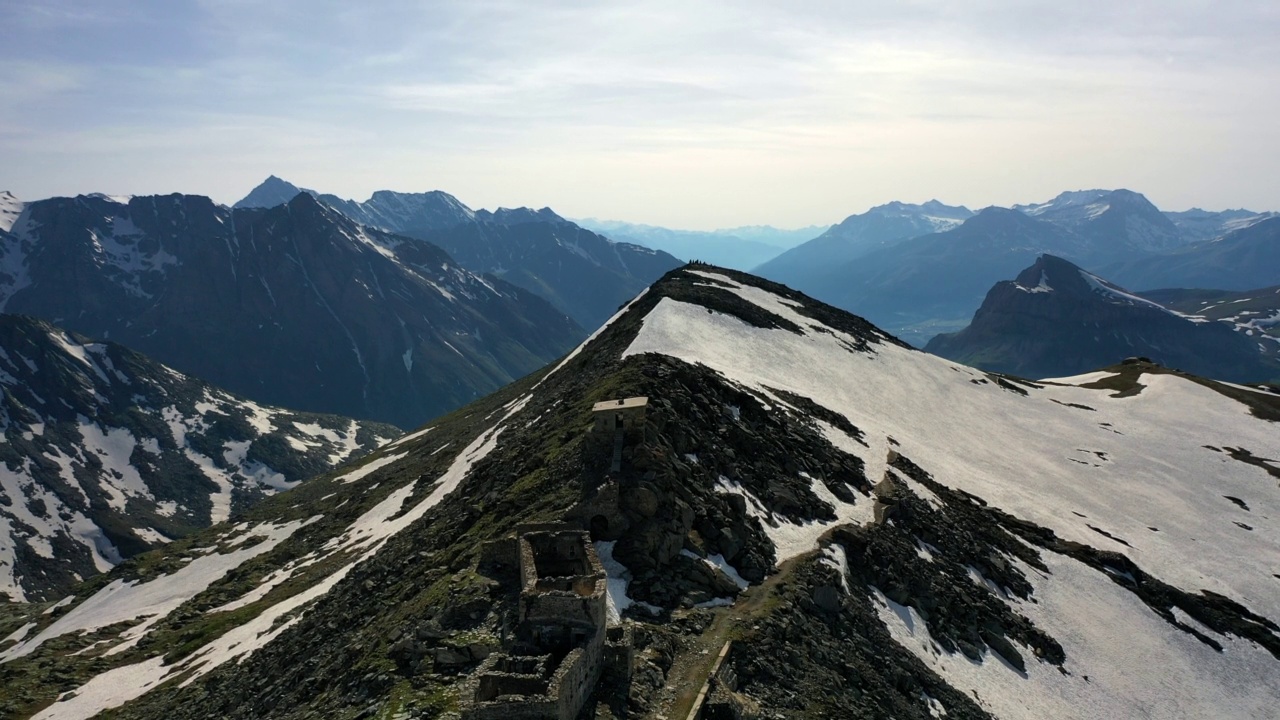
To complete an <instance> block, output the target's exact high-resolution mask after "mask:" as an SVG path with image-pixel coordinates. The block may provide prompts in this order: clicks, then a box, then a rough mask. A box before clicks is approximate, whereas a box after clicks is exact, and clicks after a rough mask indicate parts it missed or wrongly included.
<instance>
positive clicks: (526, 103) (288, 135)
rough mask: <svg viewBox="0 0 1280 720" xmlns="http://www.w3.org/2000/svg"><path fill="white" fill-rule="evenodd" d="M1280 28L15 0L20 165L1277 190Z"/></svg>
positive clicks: (531, 194)
mask: <svg viewBox="0 0 1280 720" xmlns="http://www.w3.org/2000/svg"><path fill="white" fill-rule="evenodd" d="M375 6H376V9H372V8H374V7H375ZM1277 38H1280V2H1275V1H1274V0H1255V1H1253V2H1235V1H1233V0H1225V1H1224V0H1218V1H1216V2H1210V1H1208V0H1205V1H1203V2H1181V1H1179V0H1142V1H1139V2H1124V1H1123V0H1106V1H1105V2H1099V1H1095V0H1073V1H1071V2H1066V1H1064V0H1055V1H1054V2H1039V1H1036V0H974V1H964V0H957V1H954V2H923V1H920V2H912V1H904V2H875V3H869V2H856V1H850V0H837V1H832V2H825V1H822V2H819V1H812V2H806V1H804V0H797V2H790V3H781V2H776V1H768V2H766V1H763V0H762V1H760V2H754V1H744V2H733V3H728V2H720V3H707V2H698V1H697V0H678V1H671V2H666V1H652V2H631V3H610V2H602V1H601V0H582V1H564V2H559V1H556V2H546V1H543V0H513V1H510V2H507V1H505V0H502V1H489V0H466V1H465V2H400V1H385V2H377V3H355V2H349V1H345V0H344V1H342V2H329V1H327V0H306V1H305V2H302V1H296V2H295V1H293V0H270V1H263V0H252V1H249V0H206V1H204V2H185V1H182V0H153V1H150V2H143V1H134V2H130V1H128V0H116V1H112V2H104V1H102V0H84V1H82V2H71V1H66V0H0V189H9V190H12V191H14V192H15V193H16V194H17V195H18V196H19V197H22V198H25V199H36V198H41V197H47V196H49V195H55V194H57V195H67V194H75V193H81V192H94V191H101V192H110V193H120V194H150V193H168V192H188V193H199V194H205V195H210V196H212V197H213V198H214V199H215V200H218V201H220V202H227V203H230V202H234V201H235V200H237V199H239V198H240V197H241V196H243V195H244V194H245V193H246V192H248V190H249V189H250V188H251V187H253V186H254V185H255V184H257V183H258V182H259V181H260V180H262V179H263V178H264V177H266V176H267V175H268V174H272V173H274V174H276V175H279V176H281V177H284V178H285V179H287V180H290V181H292V182H294V183H296V184H298V185H302V186H305V187H311V188H315V189H317V190H320V191H323V192H333V193H336V194H339V195H342V196H346V197H353V198H355V199H360V200H363V199H365V198H367V197H368V196H369V194H370V193H371V192H372V191H374V190H377V189H384V188H386V189H392V190H403V191H423V190H432V189H440V190H445V191H447V192H450V193H453V194H454V195H456V196H458V198H459V199H461V200H462V201H463V202H465V203H467V204H468V205H471V206H472V207H495V206H498V205H505V206H517V205H531V206H536V207H541V206H544V205H549V206H551V207H553V208H555V209H556V210H557V211H559V212H560V213H561V214H564V215H569V216H588V215H591V216H596V217H601V218H610V219H618V220H630V221H637V222H649V223H654V224H661V225H668V226H676V227H689V228H712V227H723V226H733V225H743V224H757V223H760V224H764V223H768V224H774V225H780V226H798V225H809V224H817V223H831V222H836V221H838V220H840V219H842V218H843V217H845V216H846V215H849V214H851V213H854V212H861V211H863V210H865V209H866V208H867V207H869V206H871V205H875V204H879V203H883V202H886V201H889V200H894V199H898V200H905V201H916V202H919V201H924V200H927V199H930V198H935V197H936V198H938V199H940V200H943V201H946V202H950V203H956V204H960V203H964V204H968V205H971V206H974V207H981V206H985V205H990V204H999V205H1007V204H1012V203H1017V202H1031V201H1040V200H1044V199H1047V198H1049V197H1051V196H1052V195H1055V194H1056V193H1057V192H1059V191H1060V190H1065V189H1080V188H1087V187H1129V188H1131V189H1134V190H1138V191H1140V192H1143V193H1145V194H1146V195H1147V196H1148V197H1149V198H1151V200H1152V201H1154V202H1155V203H1156V204H1157V205H1160V206H1161V207H1163V208H1166V209H1176V210H1180V209H1185V208H1187V207H1190V206H1192V205H1199V206H1203V207H1207V208H1214V209H1221V208H1225V207H1239V206H1246V207H1251V208H1254V209H1259V210H1262V209H1273V210H1280V180H1278V179H1277V178H1278V177H1280V42H1277Z"/></svg>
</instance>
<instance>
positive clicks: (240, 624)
mask: <svg viewBox="0 0 1280 720" xmlns="http://www.w3.org/2000/svg"><path fill="white" fill-rule="evenodd" d="M634 396H643V397H647V398H648V404H647V410H646V415H645V421H644V424H643V426H642V427H641V428H633V429H632V431H631V432H629V433H624V434H623V436H622V442H621V443H617V444H615V439H614V437H613V436H608V437H604V436H602V435H597V434H594V433H592V432H591V431H590V428H592V426H593V425H592V407H593V406H594V404H595V403H597V402H599V401H602V400H608V399H612V398H621V397H634ZM1277 419H1280V403H1278V402H1277V398H1276V397H1275V396H1272V395H1270V394H1266V393H1262V392H1256V391H1253V390H1248V389H1240V388H1234V387H1230V386H1224V385H1218V384H1215V383H1211V382H1208V381H1199V380H1197V379H1195V378H1191V377H1188V376H1184V375H1180V374H1176V373H1172V372H1170V371H1165V370H1162V369H1160V368H1156V367H1153V366H1149V365H1127V366H1123V367H1120V368H1115V369H1111V370H1107V371H1103V372H1098V373H1094V374H1092V375H1090V376H1086V377H1078V378H1068V379H1062V380H1059V381H1056V382H1052V383H1050V382H1044V383H1039V384H1027V383H1015V382H1012V381H1010V380H1008V379H1005V378H1002V377H1000V376H994V375H988V374H985V373H982V372H978V371H975V370H972V369H970V368H967V367H964V366H961V365H957V364H955V363H951V362H948V361H946V360H942V359H940V358H937V357H933V356H930V355H927V354H925V353H921V352H918V351H915V350H912V349H910V348H909V347H907V346H905V345H904V344H902V343H900V342H898V341H896V340H894V339H893V338H891V337H888V336H887V335H885V334H884V333H882V332H880V331H879V330H877V329H876V328H874V327H873V326H871V325H870V324H868V323H866V322H865V321H863V320H861V319H859V318H856V317H853V316H850V315H848V314H845V313H843V312H841V311H838V310H835V309H834V308H831V307H829V306H825V305H822V304H821V303H817V302H815V301H813V300H811V299H808V298H805V297H804V296H802V295H800V294H798V293H795V292H793V291H790V290H788V289H786V288H784V287H782V286H779V285H775V284H772V283H768V282H766V281H762V280H760V279H758V278H753V277H751V276H748V275H745V274H741V273H736V272H733V271H727V270H721V269H717V268H711V267H706V266H701V267H692V268H687V269H684V270H681V271H676V272H673V273H671V274H669V275H668V276H667V277H665V278H664V279H663V280H662V281H660V282H659V283H657V284H656V285H655V286H653V287H651V288H650V289H649V290H648V292H646V293H643V294H642V295H641V296H639V297H637V298H636V299H635V300H633V301H632V303H630V304H629V305H628V306H627V307H625V308H624V309H623V310H621V311H620V312H619V313H618V314H617V315H616V316H615V317H614V318H613V319H612V320H611V321H610V322H609V323H607V325H606V327H605V328H604V329H603V330H602V331H601V332H599V333H597V334H596V335H594V336H593V337H592V338H591V339H589V340H588V341H587V342H586V343H585V344H584V345H583V346H582V347H580V348H579V349H578V350H576V351H575V352H573V353H571V354H570V355H569V356H568V357H566V358H565V359H564V360H562V361H561V362H559V363H557V364H556V365H555V366H553V367H551V368H550V369H547V370H544V371H543V372H541V373H538V374H535V375H534V376H531V377H528V378H525V379H524V380H521V381H519V382H517V383H515V384H513V385H512V386H509V387H507V388H504V389H503V390H502V391H500V392H498V393H495V394H494V395H492V396H490V397H488V398H485V399H483V400H481V401H479V402H477V403H475V404H473V405H471V406H468V407H467V408H465V409H463V410H462V411H460V412H458V413H455V414H454V415H452V416H450V417H449V418H446V419H443V420H441V421H440V422H438V423H436V424H434V425H432V426H429V427H427V428H424V429H422V430H420V431H418V432H415V433H413V434H411V435H409V436H406V437H405V438H403V439H402V440H400V441H397V442H395V443H392V444H389V445H387V446H385V447H384V448H382V449H380V450H379V451H378V452H377V453H375V455H374V456H373V457H371V458H370V459H369V460H368V461H367V463H366V464H365V465H363V466H362V467H359V468H354V469H344V470H339V471H337V472H335V473H331V474H330V475H329V476H328V477H322V478H318V479H315V480H313V481H310V482H307V483H304V484H302V485H301V486H299V487H298V488H296V489H295V490H292V491H290V492H288V493H283V494H280V495H277V496H275V497H272V498H269V499H267V500H266V501H264V502H263V503H261V504H260V505H258V506H256V507H255V508H253V509H252V510H251V511H250V512H249V513H248V514H247V515H246V517H245V518H244V519H243V521H242V522H241V523H239V524H237V525H234V526H228V525H220V526H215V527H214V528H211V529H209V530H207V531H205V532H204V533H202V534H201V535H200V536H199V537H196V538H192V539H191V540H190V541H187V542H184V543H181V544H178V545H175V546H171V547H170V548H168V549H167V551H166V553H164V554H157V555H152V556H144V557H143V558H141V559H140V560H141V561H140V562H139V563H137V564H135V565H132V566H130V567H125V568H120V569H118V570H116V571H115V572H113V573H112V574H111V575H109V576H107V577H103V578H101V579H99V580H98V581H97V582H94V583H90V584H88V585H86V586H83V587H81V588H78V589H76V591H75V593H74V597H73V598H72V599H71V600H69V601H67V602H66V603H65V604H63V605H62V606H60V607H57V608H54V609H52V610H49V614H48V615H44V614H42V613H44V612H45V610H47V609H48V607H46V606H37V607H33V608H32V609H31V611H30V612H29V613H28V614H26V615H24V616H20V617H15V618H13V619H10V620H8V621H7V624H0V630H3V631H8V632H10V633H12V634H11V637H10V638H9V639H8V640H7V641H6V643H7V644H6V645H0V653H3V656H2V657H0V663H3V664H2V665H0V667H3V671H4V672H5V673H6V675H5V677H6V679H7V681H8V683H9V687H10V688H11V690H10V692H11V693H12V697H13V698H14V701H13V702H14V707H17V708H21V709H22V712H24V713H26V714H28V715H34V716H35V717H41V718H82V717H89V716H92V715H93V714H95V713H97V712H100V711H102V710H104V709H108V708H116V710H115V715H114V716H115V717H119V718H138V719H143V718H146V719H158V718H197V717H210V716H228V717H293V716H298V715H301V714H306V713H311V714H314V715H315V716H322V717H338V716H346V715H357V714H362V713H363V714H364V715H365V716H370V717H372V716H385V717H396V716H405V717H412V716H415V715H417V716H423V717H440V716H442V715H443V714H445V713H450V712H457V711H459V710H463V709H465V708H466V706H467V703H468V702H469V701H470V699H471V698H473V697H474V696H475V692H476V687H475V684H474V683H475V682H476V676H475V673H476V672H478V668H479V667H480V663H481V659H482V658H484V657H489V656H490V653H492V652H495V651H496V650H497V648H499V647H502V646H504V645H505V644H507V643H508V642H509V640H510V639H511V638H513V637H515V638H526V639H527V636H525V635H523V634H522V633H523V632H525V631H524V630H522V627H523V625H522V623H521V616H520V607H522V605H521V600H520V584H519V583H518V582H516V581H515V579H514V577H513V576H512V575H511V574H504V572H502V571H501V570H497V569H495V565H494V564H493V562H492V560H491V558H492V557H494V556H495V554H499V555H500V552H501V550H500V548H501V547H503V545H502V544H501V543H498V544H490V543H489V541H492V540H498V539H500V538H503V537H509V535H508V534H509V533H511V532H513V531H515V530H517V529H518V528H519V527H520V526H521V524H522V523H529V522H538V523H545V522H549V521H557V520H561V521H566V522H570V523H577V524H580V526H586V527H589V528H590V529H591V532H592V533H593V539H594V540H595V541H596V545H595V546H596V548H597V552H598V553H599V554H600V556H601V558H602V560H603V563H604V567H605V570H606V572H607V573H608V574H609V578H608V580H609V583H608V585H609V594H610V597H611V600H612V603H611V607H612V609H613V610H614V611H616V615H614V616H613V620H612V621H611V622H615V623H622V624H624V625H626V626H630V627H631V628H632V629H633V630H635V631H636V636H637V637H642V638H643V644H638V647H637V648H636V652H635V654H634V657H633V658H631V661H632V665H631V666H630V667H631V673H630V675H629V676H622V677H619V676H617V675H613V676H610V677H611V678H612V679H611V680H610V681H609V682H605V683H601V684H600V685H598V686H596V688H595V690H594V693H592V695H591V702H592V703H597V705H596V707H599V708H603V707H606V706H607V707H609V708H610V712H612V713H613V714H614V716H615V717H617V716H620V715H625V716H627V717H656V716H659V715H665V716H667V717H686V716H687V714H688V709H689V708H688V705H687V704H685V703H687V701H688V700H690V699H692V698H693V697H694V696H695V695H697V693H698V688H699V687H701V686H702V684H703V682H704V681H705V680H706V672H707V670H708V668H709V663H710V660H711V659H712V658H715V657H716V656H717V653H719V652H720V651H721V650H722V649H724V650H725V655H724V662H725V663H726V664H727V666H728V667H730V668H732V670H733V674H734V676H736V678H737V683H736V687H734V688H728V689H724V691H723V692H720V691H717V693H718V694H716V697H715V698H711V699H710V700H709V701H711V702H726V703H730V704H733V703H738V706H739V707H748V708H750V707H758V708H759V710H760V713H761V715H762V716H764V717H788V718H805V717H814V718H817V717H852V716H857V715H859V714H861V715H865V716H873V717H888V716H894V717H919V718H924V717H930V716H932V717H940V716H943V713H945V716H946V717H950V718H990V717H1001V718H1044V717H1067V718H1072V717H1074V718H1082V719H1083V718H1098V717H1108V718H1148V717H1188V718H1190V717H1205V716H1212V717H1242V718H1243V717H1265V716H1266V713H1268V712H1269V711H1270V709H1272V708H1274V707H1276V706H1277V703H1280V660H1277V658H1278V657H1280V625H1277V623H1276V620H1277V619H1278V618H1280V599H1278V598H1280V594H1278V593H1276V592H1275V590H1276V583H1277V582H1280V578H1278V577H1277V576H1276V575H1275V573H1280V569H1278V568H1280V527H1278V526H1277V523H1280V520H1278V519H1280V492H1277V485H1276V480H1277V475H1278V474H1280V464H1277V462H1276V461H1275V460H1274V459H1275V458H1277V457H1280V433H1276V431H1275V430H1276V424H1275V421H1276V420H1277ZM615 447H619V448H620V452H617V453H616V456H617V457H618V459H619V469H618V470H611V469H610V466H611V458H612V457H614V456H615V451H614V448H615ZM873 486H874V487H873ZM201 558H206V559H205V560H203V561H201ZM486 558H490V559H488V560H487V559H486ZM188 568H190V569H188ZM744 585H745V586H746V587H745V588H744V587H743V586H744ZM117 598H118V600H117ZM125 605H127V606H129V607H139V608H143V610H142V611H141V612H140V613H134V614H133V615H130V613H129V612H128V611H126V610H124V609H122V608H123V607H124V606H125ZM49 607H52V606H49ZM5 622H6V620H5V619H4V618H0V623H5ZM729 638H733V639H734V640H735V642H734V643H733V644H732V645H731V646H726V645H725V644H724V641H725V640H726V639H729ZM532 664H533V665H537V663H536V662H532ZM682 698H683V699H682Z"/></svg>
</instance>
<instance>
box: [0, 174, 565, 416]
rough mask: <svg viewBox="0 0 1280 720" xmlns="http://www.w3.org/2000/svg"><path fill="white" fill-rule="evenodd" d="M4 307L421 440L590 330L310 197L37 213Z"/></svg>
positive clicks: (15, 244) (13, 253)
mask: <svg viewBox="0 0 1280 720" xmlns="http://www.w3.org/2000/svg"><path fill="white" fill-rule="evenodd" d="M0 253H3V254H2V255H0V309H3V310H4V311H6V312H20V313H25V314H29V315H34V316H37V317H41V318H44V319H47V320H49V321H51V322H55V323H59V324H61V325H63V326H65V327H67V328H68V329H71V330H73V331H76V332H80V333H83V334H85V335H88V336H91V337H100V338H108V339H111V340H115V341H118V342H122V343H125V344H128V345H129V346H130V347H133V348H135V349H137V350H140V351H142V352H145V353H147V354H148V355H150V356H151V357H153V358H155V359H157V360H159V361H161V362H164V363H166V364H168V365H171V366H173V367H175V368H178V369H180V370H181V371H183V372H189V373H191V374H193V375H196V376H199V377H202V378H205V379H207V380H209V381H211V382H214V383H216V384H218V385H219V386H221V387H224V388H227V389H228V390H231V391H233V392H237V393H240V394H243V395H245V396H248V397H252V398H254V399H255V400H258V401H260V402H265V403H270V404H274V405H280V406H285V407H294V408H298V409H302V410H310V411H317V412H332V413H337V414H342V415H347V416H350V417H359V418H372V419H377V420H381V421H384V422H390V423H393V424H395V425H398V426H400V427H415V426H417V425H419V424H421V423H422V422H423V421H425V420H427V419H428V418H430V417H433V416H435V415H438V414H441V413H444V412H447V411H449V410H452V409H454V408H456V407H459V406H460V405H462V404H464V403H466V402H468V401H470V400H471V399H473V398H475V397H478V396H480V395H483V394H485V393H487V392H489V391H491V390H493V389H495V388H497V387H499V386H501V385H503V384H505V383H507V382H510V381H511V380H513V379H515V378H518V377H520V376H522V375H524V374H526V373H528V372H531V371H533V370H535V369H537V368H538V367H541V366H542V365H544V364H545V363H547V362H548V361H550V360H551V359H553V358H555V357H557V356H559V355H560V354H562V353H563V352H565V351H566V350H567V349H569V348H570V347H571V346H572V345H573V343H574V342H575V341H577V340H578V339H580V338H581V337H582V336H583V334H584V331H583V329H582V328H581V327H579V326H578V325H577V324H576V323H574V322H573V321H572V320H571V319H569V318H568V317H566V316H565V315H563V314H562V313H560V312H558V311H557V310H556V309H555V308H553V307H552V306H551V305H550V304H548V303H547V302H545V301H543V300H542V299H541V298H539V297H536V296H534V295H533V294H531V293H529V292H527V291H525V290H522V289H520V288H518V287H516V286H514V285H511V284H508V283H505V282H503V281H501V280H498V279H496V278H485V277H481V276H478V275H476V274H474V273H471V272H468V271H466V270H464V269H463V268H461V267H458V264H457V263H456V262H455V261H453V260H452V258H450V257H449V256H448V255H447V254H446V253H445V252H444V251H443V250H441V249H439V248H438V247H436V246H434V245H431V244H429V243H426V242H421V241H416V240H413V239H410V238H407V237H404V236H397V235H393V234H390V233H387V232H383V231H380V230H375V229H371V228H368V227H367V226H362V225H359V224H357V223H356V222H354V221H352V220H350V219H348V218H347V217H346V216H345V215H343V214H341V213H339V212H338V211H336V210H333V209H331V208H330V207H328V206H327V205H325V204H323V203H321V202H319V201H318V200H316V199H315V198H314V197H313V196H311V195H309V194H306V193H300V194H298V195H296V196H295V197H294V198H293V199H291V200H290V201H289V202H288V203H287V204H284V205H278V206H275V207H272V208H268V209H258V208H241V209H230V208H226V207H224V206H219V205H215V204H214V203H213V202H212V201H210V200H209V199H208V198H204V197H200V196H191V195H170V196H156V197H137V198H133V199H131V200H130V201H129V202H128V203H127V204H121V203H117V202H113V201H111V200H108V199H104V198H97V197H89V196H81V197H78V198H53V199H50V200H43V201H39V202H35V203H30V204H29V205H27V206H26V208H25V209H24V211H23V213H22V215H21V217H20V218H19V219H18V221H17V222H16V223H15V225H14V227H13V231H12V232H11V233H4V234H3V235H0Z"/></svg>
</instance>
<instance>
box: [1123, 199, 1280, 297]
mask: <svg viewBox="0 0 1280 720" xmlns="http://www.w3.org/2000/svg"><path fill="white" fill-rule="evenodd" d="M1102 271H1103V272H1105V273H1106V274H1107V275H1108V276H1109V277H1112V278H1115V280H1116V282H1119V283H1123V284H1124V285H1125V286H1126V287H1131V288H1135V289H1138V290H1156V289H1162V288H1213V289H1218V290H1250V289H1253V288H1259V287H1266V286H1270V285H1275V284H1277V283H1280V217H1269V218H1266V219H1263V220H1260V221H1258V222H1254V223H1252V224H1249V225H1246V226H1245V227H1242V228H1240V229H1238V230H1233V231H1231V232H1228V233H1227V234H1225V235H1223V236H1221V237H1218V238H1216V239H1213V240H1207V241H1203V242H1197V243H1193V244H1191V245H1186V246H1184V247H1181V248H1178V249H1176V250H1174V251H1173V252H1169V253H1165V254H1162V255H1156V256H1152V257H1144V258H1134V259H1131V260H1125V261H1119V262H1115V263H1112V264H1109V265H1104V266H1103V268H1102Z"/></svg>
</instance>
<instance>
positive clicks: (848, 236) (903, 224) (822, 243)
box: [755, 200, 974, 289]
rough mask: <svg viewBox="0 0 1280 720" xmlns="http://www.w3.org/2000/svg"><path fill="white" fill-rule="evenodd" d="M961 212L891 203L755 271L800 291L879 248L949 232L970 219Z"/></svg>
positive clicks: (849, 220)
mask: <svg viewBox="0 0 1280 720" xmlns="http://www.w3.org/2000/svg"><path fill="white" fill-rule="evenodd" d="M973 214H974V213H973V211H971V210H969V209H968V208H966V207H962V206H960V207H957V206H951V205H944V204H943V203H940V202H938V201H937V200H930V201H929V202H926V203H924V204H921V205H913V204H910V203H903V202H891V203H887V204H884V205H878V206H876V207H873V208H871V209H870V210H868V211H866V212H865V213H861V214H859V215H850V216H849V217H847V218H845V219H844V220H843V221H841V222H840V223H839V224H837V225H833V226H831V228H829V229H828V230H827V231H826V232H824V233H823V234H821V235H819V236H817V237H815V238H814V239H813V240H810V241H809V242H806V243H804V244H802V245H799V246H797V247H794V248H792V249H790V250H788V251H786V252H784V253H782V254H781V255H779V256H778V257H776V258H773V259H772V260H769V261H768V262H765V263H763V264H761V265H760V266H758V267H757V268H756V269H755V272H758V273H759V274H760V275H763V276H764V277H767V278H769V279H771V280H776V281H778V282H782V283H787V284H790V285H794V286H796V287H797V288H801V289H804V288H805V287H806V286H808V285H809V284H810V280H811V278H813V277H814V276H816V275H819V274H821V273H823V272H825V271H827V270H830V269H831V267H832V265H833V264H834V265H837V266H839V265H844V264H845V263H848V262H850V261H852V260H855V259H857V258H860V257H862V256H864V255H866V254H868V253H871V252H874V251H876V250H878V249H881V248H884V247H888V246H891V245H894V244H896V243H898V242H901V241H902V240H908V239H910V238H913V237H918V236H920V235H928V234H930V233H935V232H942V231H945V230H950V229H952V228H954V227H956V226H958V225H960V223H962V222H964V221H965V220H967V219H969V218H971V217H973Z"/></svg>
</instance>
